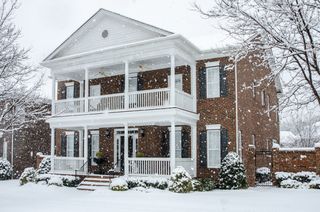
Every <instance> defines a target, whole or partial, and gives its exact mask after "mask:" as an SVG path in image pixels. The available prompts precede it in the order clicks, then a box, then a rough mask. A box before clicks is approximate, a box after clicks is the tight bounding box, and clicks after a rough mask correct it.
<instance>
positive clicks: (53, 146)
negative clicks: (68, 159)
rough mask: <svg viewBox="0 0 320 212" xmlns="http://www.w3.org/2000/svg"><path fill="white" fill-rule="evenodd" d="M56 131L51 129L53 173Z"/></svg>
mask: <svg viewBox="0 0 320 212" xmlns="http://www.w3.org/2000/svg"><path fill="white" fill-rule="evenodd" d="M54 140H55V129H54V128H51V172H54V154H55V142H54Z"/></svg>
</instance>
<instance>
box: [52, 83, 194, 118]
mask: <svg viewBox="0 0 320 212" xmlns="http://www.w3.org/2000/svg"><path fill="white" fill-rule="evenodd" d="M192 99H193V97H192V96H191V95H190V94H188V93H185V92H183V91H179V90H176V97H175V102H176V103H175V105H171V102H170V89H169V88H161V89H152V90H144V91H135V92H129V94H128V109H129V110H134V109H152V108H165V107H170V106H175V107H178V108H182V109H185V110H189V111H192V108H193V101H192ZM85 103H86V101H85V98H74V99H65V100H57V101H55V102H54V106H53V109H54V113H55V114H57V115H59V114H73V113H82V112H85ZM125 108H126V107H125V94H124V93H119V94H109V95H103V96H92V97H88V112H99V111H116V110H124V109H125Z"/></svg>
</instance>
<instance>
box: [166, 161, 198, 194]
mask: <svg viewBox="0 0 320 212" xmlns="http://www.w3.org/2000/svg"><path fill="white" fill-rule="evenodd" d="M192 190H193V188H192V183H191V176H190V175H189V173H188V172H187V171H186V170H185V169H184V168H183V167H182V166H178V167H177V168H175V169H174V170H173V172H172V175H171V177H170V180H169V191H173V192H176V193H188V192H190V191H192Z"/></svg>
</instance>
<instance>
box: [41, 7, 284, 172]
mask: <svg viewBox="0 0 320 212" xmlns="http://www.w3.org/2000/svg"><path fill="white" fill-rule="evenodd" d="M229 58H230V53H228V51H223V53H221V52H220V53H219V51H217V50H206V51H202V50H200V49H199V48H198V47H196V46H195V45H194V44H192V43H191V42H190V41H188V40H187V39H186V38H184V37H183V36H181V35H178V34H174V33H172V32H169V31H166V30H163V29H160V28H157V27H154V26H151V25H148V24H145V23H142V22H140V21H137V20H133V19H131V18H128V17H125V16H122V15H119V14H117V13H113V12H110V11H107V10H104V9H100V10H99V11H98V12H96V13H95V14H94V15H93V16H92V17H91V18H90V19H89V20H88V21H86V22H85V23H84V24H83V25H82V26H81V27H80V28H79V29H77V30H76V31H75V32H74V33H73V34H72V35H71V36H70V37H69V38H67V40H65V41H64V42H63V43H62V44H61V45H60V46H59V47H58V48H57V49H55V50H54V51H53V52H52V53H51V54H50V55H49V56H48V57H47V58H46V59H45V60H44V61H43V62H42V65H43V66H45V67H47V68H49V69H50V70H51V77H52V116H51V118H50V119H48V123H49V124H50V128H51V156H52V164H53V166H52V172H55V173H62V174H73V173H74V171H75V170H78V173H80V174H83V175H86V174H88V173H90V172H93V171H94V170H95V169H96V164H95V162H94V161H93V157H95V155H96V153H97V152H102V154H103V155H104V157H105V158H106V160H107V162H106V165H105V166H106V168H107V169H111V168H113V167H116V168H118V169H119V170H120V171H121V172H122V173H123V174H124V175H128V176H150V175H161V176H168V175H170V173H171V172H172V170H173V169H174V168H175V167H177V166H183V167H184V168H185V169H186V170H187V171H188V172H189V173H190V174H191V175H192V176H194V177H212V176H213V177H214V176H216V175H217V173H218V170H219V167H220V164H221V160H222V159H223V158H224V157H225V155H226V154H227V153H228V152H230V151H236V152H238V154H239V155H240V156H241V157H242V159H243V161H244V163H245V165H246V166H249V165H250V164H251V163H254V164H255V161H252V160H248V159H247V155H248V154H247V152H248V148H249V145H255V146H256V148H258V147H259V145H260V146H262V145H264V144H265V143H267V142H268V141H272V140H279V129H278V128H279V126H278V120H277V112H276V111H270V110H268V108H270V106H271V105H277V96H276V93H277V89H276V86H275V85H274V84H272V85H270V86H268V87H266V86H264V85H263V84H262V85H261V86H257V87H255V88H254V89H246V87H249V86H250V85H251V84H252V83H254V82H255V80H259V79H260V78H261V77H262V76H264V75H265V74H266V73H269V69H268V68H261V67H259V66H257V67H255V71H253V69H254V67H253V66H254V65H253V63H252V62H250V61H252V60H255V61H258V58H255V57H252V58H250V61H249V59H244V60H241V61H240V62H238V63H237V64H234V67H233V68H232V69H228V68H227V67H228V65H230V64H231V63H233V62H232V61H230V60H229ZM245 85H246V86H245ZM262 101H263V102H262ZM247 174H248V176H254V173H249V172H248V173H247Z"/></svg>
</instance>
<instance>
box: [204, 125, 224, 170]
mask: <svg viewBox="0 0 320 212" xmlns="http://www.w3.org/2000/svg"><path fill="white" fill-rule="evenodd" d="M220 134H221V133H220V125H207V164H208V168H219V167H220V165H221V137H220Z"/></svg>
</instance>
